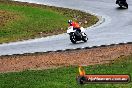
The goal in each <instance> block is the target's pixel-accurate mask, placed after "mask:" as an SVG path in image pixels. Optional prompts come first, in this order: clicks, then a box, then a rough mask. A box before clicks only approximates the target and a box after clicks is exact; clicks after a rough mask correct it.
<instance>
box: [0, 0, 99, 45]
mask: <svg viewBox="0 0 132 88" xmlns="http://www.w3.org/2000/svg"><path fill="white" fill-rule="evenodd" d="M3 13H4V15H3ZM0 17H1V18H0V21H1V22H0V43H3V42H11V41H18V40H23V39H24V40H25V39H30V38H36V37H45V36H49V35H53V34H59V33H63V32H66V29H67V26H68V24H67V20H68V19H72V20H75V21H81V22H82V26H84V27H88V26H91V25H93V24H95V23H96V22H97V21H98V18H97V17H95V16H92V15H90V14H88V13H85V12H81V11H78V10H71V9H67V8H59V7H53V6H45V5H38V4H30V3H22V2H13V1H9V0H0Z"/></svg>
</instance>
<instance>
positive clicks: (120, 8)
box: [116, 7, 127, 10]
mask: <svg viewBox="0 0 132 88" xmlns="http://www.w3.org/2000/svg"><path fill="white" fill-rule="evenodd" d="M116 10H127V8H123V7H117V8H116Z"/></svg>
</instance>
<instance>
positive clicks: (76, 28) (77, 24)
mask: <svg viewBox="0 0 132 88" xmlns="http://www.w3.org/2000/svg"><path fill="white" fill-rule="evenodd" d="M68 24H69V26H73V30H77V31H79V32H81V29H80V25H79V23H77V22H75V21H72V20H68Z"/></svg>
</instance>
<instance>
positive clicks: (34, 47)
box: [0, 0, 132, 55]
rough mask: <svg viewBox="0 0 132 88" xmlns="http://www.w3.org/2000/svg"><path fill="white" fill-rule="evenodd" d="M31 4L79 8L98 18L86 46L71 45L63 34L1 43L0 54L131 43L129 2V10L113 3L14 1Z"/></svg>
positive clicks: (104, 0) (131, 6)
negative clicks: (98, 20)
mask: <svg viewBox="0 0 132 88" xmlns="http://www.w3.org/2000/svg"><path fill="white" fill-rule="evenodd" d="M16 1H23V2H30V3H38V4H45V5H52V6H58V7H65V8H72V9H78V10H82V11H86V12H90V13H93V14H95V15H97V16H99V17H101V19H100V22H98V23H97V24H96V25H94V26H93V27H90V28H87V29H89V30H87V31H86V34H87V35H88V38H89V40H88V42H87V43H78V44H72V43H71V42H70V40H69V35H68V34H66V33H64V34H60V35H55V36H49V37H45V38H38V39H30V40H26V41H20V42H13V43H8V44H0V55H12V54H24V53H34V52H48V51H58V50H66V49H76V48H84V47H94V46H101V45H111V44H119V43H127V42H132V0H127V2H128V4H129V9H120V8H118V5H116V4H115V0H16Z"/></svg>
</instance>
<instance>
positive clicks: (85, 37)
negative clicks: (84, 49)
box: [82, 33, 88, 42]
mask: <svg viewBox="0 0 132 88" xmlns="http://www.w3.org/2000/svg"><path fill="white" fill-rule="evenodd" d="M84 35H85V36H84ZM84 35H83V38H82V40H83V41H84V42H87V40H88V38H87V35H86V34H85V33H84Z"/></svg>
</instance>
